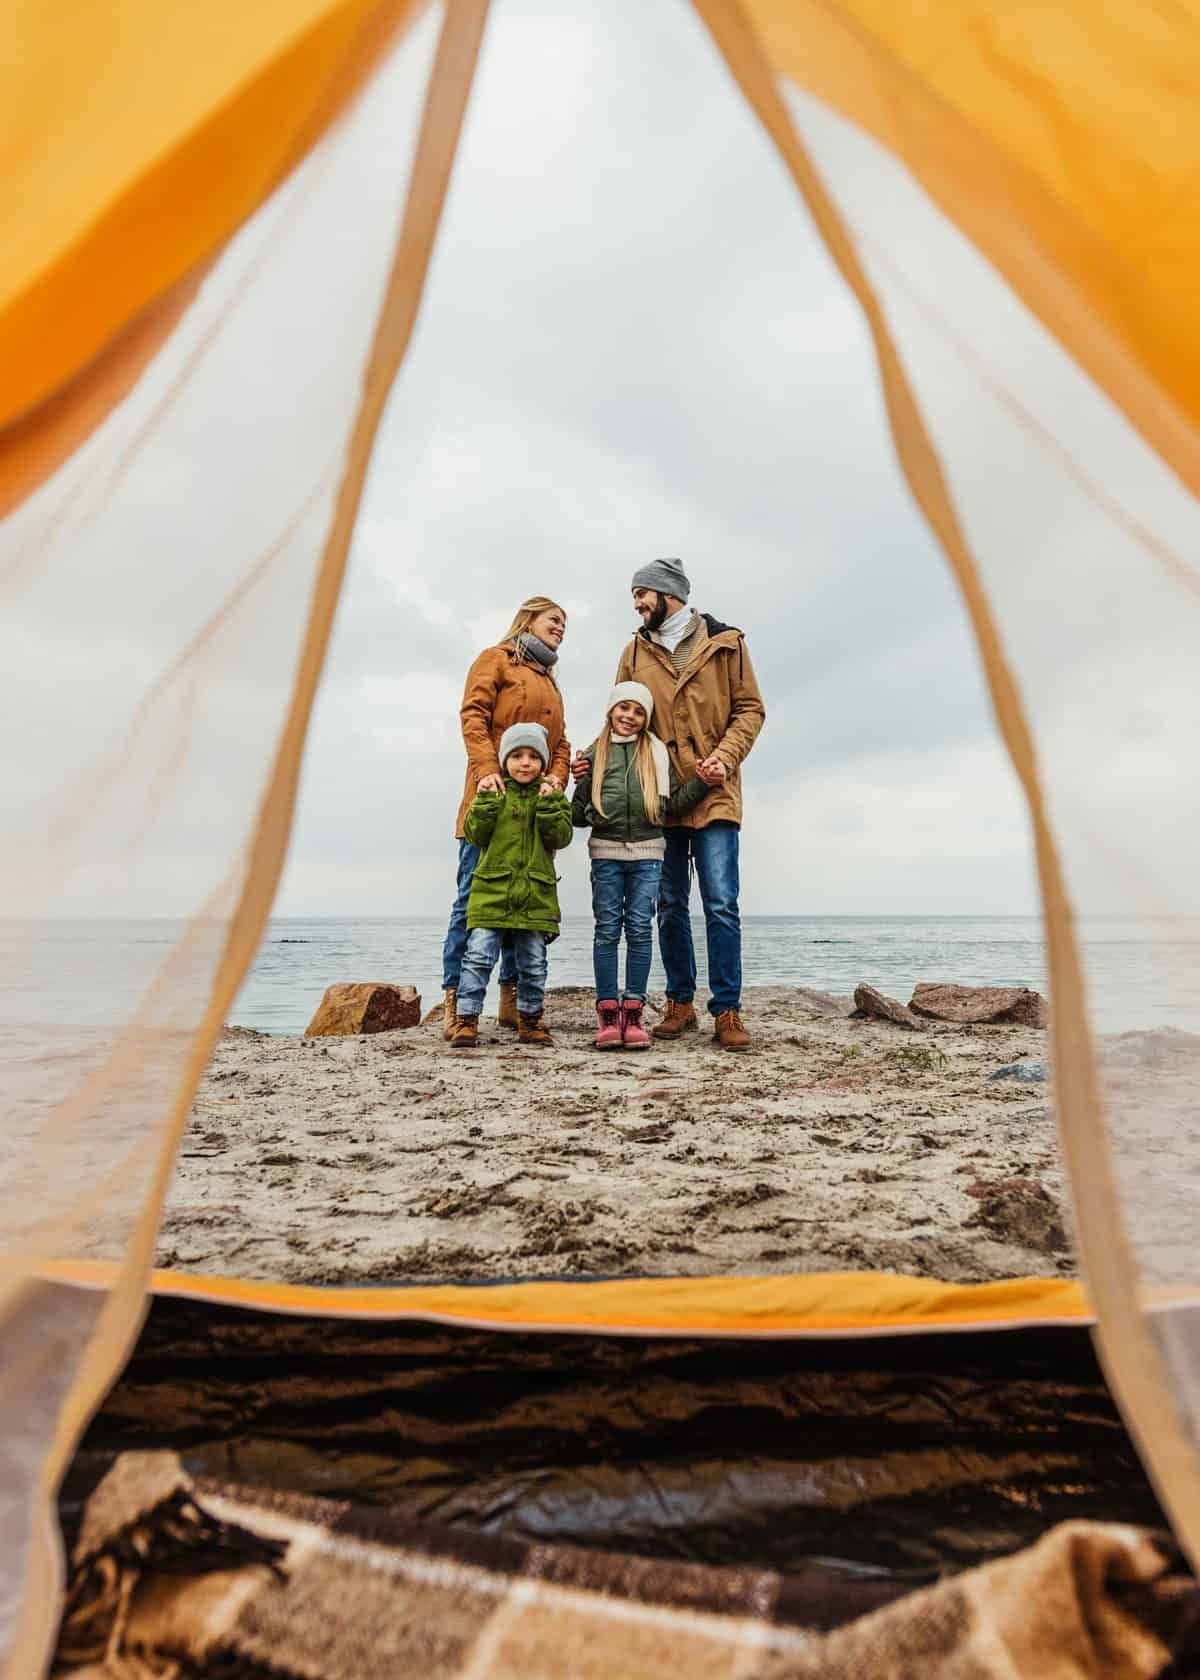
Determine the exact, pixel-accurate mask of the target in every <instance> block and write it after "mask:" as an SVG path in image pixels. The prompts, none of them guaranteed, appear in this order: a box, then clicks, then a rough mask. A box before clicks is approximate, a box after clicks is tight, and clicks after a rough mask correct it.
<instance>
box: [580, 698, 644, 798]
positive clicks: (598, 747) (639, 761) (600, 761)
mask: <svg viewBox="0 0 1200 1680" xmlns="http://www.w3.org/2000/svg"><path fill="white" fill-rule="evenodd" d="M642 709H643V711H644V710H645V707H643V708H642ZM612 738H613V727H612V717H611V715H610V716H609V717H606V718H605V720H604V728H603V729H602V730H601V731H600V733H599V735H597V737H596V739H595V742H594V743H593V744H594V746H595V756H594V758H593V760H592V798H591V805H592V809H593V811H595V812H596V814H597V815H598V816H601V817H603V816H606V815H607V812H606V811H605V809H604V806H603V805H602V804H601V803H600V798H601V795H602V793H603V791H604V772H605V771H606V770H607V769H608V743H609V742H610V741H611V740H612ZM633 762H634V767H635V769H636V770H637V778H638V783H639V785H640V786H641V790H642V809H643V810H644V811H645V813H646V820H647V822H652V823H657V822H658V817H659V810H658V801H659V793H658V770H657V768H656V766H655V763H654V753H653V751H652V750H651V747H650V719H649V718H647V719H646V721H645V723H644V724H643V725H642V727H641V728H640V729H639V730H638V735H637V748H636V750H635V753H634V760H633Z"/></svg>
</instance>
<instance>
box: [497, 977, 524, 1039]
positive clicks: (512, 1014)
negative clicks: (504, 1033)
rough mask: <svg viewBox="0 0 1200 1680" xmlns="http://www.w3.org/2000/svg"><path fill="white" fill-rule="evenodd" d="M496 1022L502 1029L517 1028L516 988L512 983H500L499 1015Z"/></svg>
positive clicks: (518, 1024) (518, 1023)
mask: <svg viewBox="0 0 1200 1680" xmlns="http://www.w3.org/2000/svg"><path fill="white" fill-rule="evenodd" d="M497 1020H498V1021H499V1022H500V1025H501V1026H502V1027H514V1028H515V1027H519V1026H520V1024H521V1023H520V1022H519V1021H518V1020H517V988H516V984H515V983H514V982H510V981H506V980H501V982H500V1013H499V1015H498V1016H497Z"/></svg>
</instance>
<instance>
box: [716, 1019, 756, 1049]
mask: <svg viewBox="0 0 1200 1680" xmlns="http://www.w3.org/2000/svg"><path fill="white" fill-rule="evenodd" d="M713 1037H714V1038H715V1039H716V1041H717V1043H718V1044H719V1045H720V1046H721V1048H722V1050H749V1048H750V1034H749V1033H748V1032H747V1031H746V1029H745V1027H744V1026H743V1025H742V1017H741V1016H740V1015H739V1014H738V1012H737V1010H736V1009H723V1010H722V1011H721V1013H720V1014H719V1015H718V1016H717V1018H716V1021H715V1022H714V1023H713Z"/></svg>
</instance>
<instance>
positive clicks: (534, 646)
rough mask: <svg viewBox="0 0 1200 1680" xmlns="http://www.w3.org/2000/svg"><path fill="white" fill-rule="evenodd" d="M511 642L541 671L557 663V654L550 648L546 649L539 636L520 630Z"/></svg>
mask: <svg viewBox="0 0 1200 1680" xmlns="http://www.w3.org/2000/svg"><path fill="white" fill-rule="evenodd" d="M513 640H514V643H515V645H516V647H517V649H518V650H519V651H520V652H521V653H523V654H525V655H526V656H527V657H528V658H529V659H532V660H534V661H535V662H536V663H537V664H538V665H540V666H541V667H542V669H543V671H548V670H549V669H550V667H551V665H556V664H557V663H558V655H557V653H555V651H554V649H553V648H552V647H547V646H546V644H545V642H544V641H542V639H541V637H540V636H534V635H532V634H531V633H530V632H529V631H528V630H522V631H521V633H520V635H519V636H515V637H514V638H513Z"/></svg>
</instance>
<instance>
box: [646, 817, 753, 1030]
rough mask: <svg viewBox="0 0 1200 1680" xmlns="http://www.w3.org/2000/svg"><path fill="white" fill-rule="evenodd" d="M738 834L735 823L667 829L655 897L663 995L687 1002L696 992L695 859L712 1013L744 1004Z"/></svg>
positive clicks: (719, 1012) (709, 1006)
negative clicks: (692, 902) (664, 981)
mask: <svg viewBox="0 0 1200 1680" xmlns="http://www.w3.org/2000/svg"><path fill="white" fill-rule="evenodd" d="M739 832H740V831H739V829H738V825H737V823H734V822H710V823H709V824H708V825H707V827H705V828H668V829H667V831H666V834H667V855H666V857H665V858H664V859H663V871H662V886H661V888H660V890H659V896H658V948H659V950H660V951H661V952H662V960H663V967H664V968H665V969H666V971H667V996H668V997H673V998H675V999H676V1001H677V1002H679V1003H691V1001H692V999H693V998H694V997H695V995H696V951H695V947H694V946H693V944H692V923H691V917H690V915H689V901H690V898H691V891H692V882H691V866H692V864H693V863H694V864H695V868H696V877H697V879H698V880H699V882H700V902H701V904H702V905H703V907H704V925H705V932H706V934H707V945H708V988H709V991H710V993H711V994H712V995H711V997H710V998H709V1002H708V1012H709V1014H710V1015H720V1014H721V1013H722V1012H723V1011H724V1010H726V1009H740V1008H741V1003H742V920H741V917H740V915H739V914H738V888H739V882H738V838H739Z"/></svg>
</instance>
